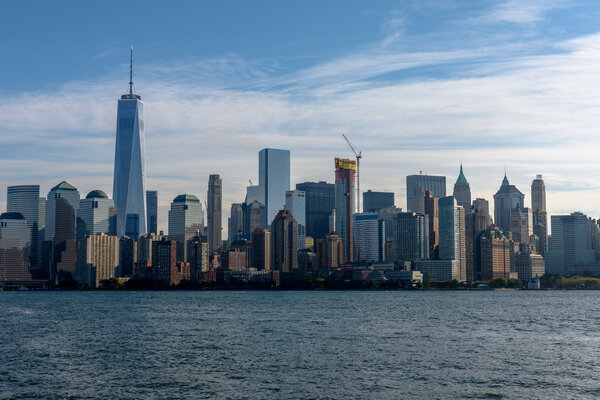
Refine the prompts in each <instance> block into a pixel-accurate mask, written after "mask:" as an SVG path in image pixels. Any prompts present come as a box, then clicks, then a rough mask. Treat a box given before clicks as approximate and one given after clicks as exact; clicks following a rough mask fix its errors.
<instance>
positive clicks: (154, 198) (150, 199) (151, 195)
mask: <svg viewBox="0 0 600 400" xmlns="http://www.w3.org/2000/svg"><path fill="white" fill-rule="evenodd" d="M146 210H147V211H146V219H147V223H148V233H154V234H157V233H158V192H157V191H156V190H146Z"/></svg>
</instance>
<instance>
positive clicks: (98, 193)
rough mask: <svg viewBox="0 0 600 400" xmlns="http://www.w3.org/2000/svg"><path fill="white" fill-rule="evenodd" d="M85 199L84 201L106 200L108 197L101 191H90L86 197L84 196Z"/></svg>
mask: <svg viewBox="0 0 600 400" xmlns="http://www.w3.org/2000/svg"><path fill="white" fill-rule="evenodd" d="M85 198H86V199H108V196H107V195H106V193H104V192H103V191H102V190H92V191H91V192H89V193H88V195H87V196H85Z"/></svg>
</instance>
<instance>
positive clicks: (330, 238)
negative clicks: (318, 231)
mask: <svg viewBox="0 0 600 400" xmlns="http://www.w3.org/2000/svg"><path fill="white" fill-rule="evenodd" d="M316 248H317V251H316V253H317V265H318V266H319V268H336V267H338V266H339V265H340V264H342V263H343V259H344V244H343V243H342V238H340V237H339V236H338V235H336V234H330V235H325V236H323V237H322V238H320V239H317V244H316Z"/></svg>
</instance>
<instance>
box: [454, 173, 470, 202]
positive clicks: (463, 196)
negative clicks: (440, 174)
mask: <svg viewBox="0 0 600 400" xmlns="http://www.w3.org/2000/svg"><path fill="white" fill-rule="evenodd" d="M453 196H454V198H455V199H456V203H457V204H458V205H459V206H461V207H462V208H464V209H465V211H468V210H469V208H470V207H471V188H470V186H469V182H467V178H465V174H464V173H463V166H462V163H461V164H460V173H459V174H458V179H456V183H455V184H454V192H453Z"/></svg>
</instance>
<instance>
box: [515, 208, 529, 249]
mask: <svg viewBox="0 0 600 400" xmlns="http://www.w3.org/2000/svg"><path fill="white" fill-rule="evenodd" d="M509 231H510V232H511V233H512V239H513V240H514V241H515V242H519V243H527V244H529V243H530V238H531V236H532V235H533V218H532V215H531V210H530V209H529V208H522V207H521V206H520V205H518V206H517V207H515V208H513V209H512V210H511V212H510V227H509Z"/></svg>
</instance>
